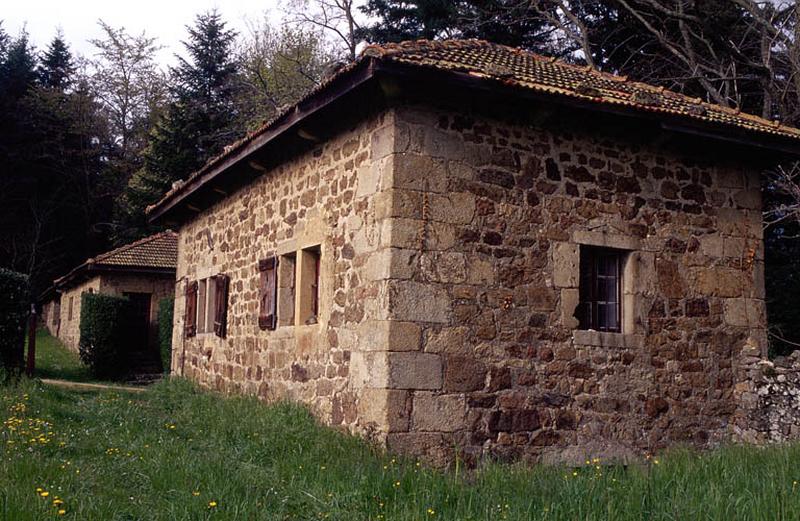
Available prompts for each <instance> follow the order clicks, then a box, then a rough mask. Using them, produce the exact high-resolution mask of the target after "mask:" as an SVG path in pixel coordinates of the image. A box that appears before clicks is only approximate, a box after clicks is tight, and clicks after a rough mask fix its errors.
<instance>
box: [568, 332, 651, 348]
mask: <svg viewBox="0 0 800 521" xmlns="http://www.w3.org/2000/svg"><path fill="white" fill-rule="evenodd" d="M572 343H573V344H575V345H581V346H596V347H616V348H621V349H631V348H638V347H642V346H643V345H644V337H643V336H642V335H633V334H628V333H608V332H606V331H595V330H592V329H590V330H583V329H578V330H575V331H573V332H572Z"/></svg>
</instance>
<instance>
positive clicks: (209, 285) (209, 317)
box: [203, 277, 217, 333]
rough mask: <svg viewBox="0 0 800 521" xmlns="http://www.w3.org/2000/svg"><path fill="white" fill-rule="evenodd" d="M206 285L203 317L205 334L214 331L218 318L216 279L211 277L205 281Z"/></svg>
mask: <svg viewBox="0 0 800 521" xmlns="http://www.w3.org/2000/svg"><path fill="white" fill-rule="evenodd" d="M204 282H205V283H206V284H205V286H206V298H205V301H206V302H205V316H204V317H203V333H211V332H213V331H214V318H215V317H216V312H217V309H216V302H217V301H216V298H217V295H216V292H217V285H216V277H209V278H207V279H205V281H204Z"/></svg>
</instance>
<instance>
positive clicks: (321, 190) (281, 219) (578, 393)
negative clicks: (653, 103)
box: [172, 102, 766, 462]
mask: <svg viewBox="0 0 800 521" xmlns="http://www.w3.org/2000/svg"><path fill="white" fill-rule="evenodd" d="M759 187H760V180H759V171H758V170H757V169H755V168H753V167H752V166H751V165H750V164H749V163H748V162H747V161H743V160H742V158H741V157H737V156H736V155H733V154H732V155H725V154H715V155H714V156H713V158H709V154H708V153H707V152H706V153H699V152H698V151H694V152H690V151H682V150H680V149H676V147H672V148H670V147H665V146H661V145H660V144H659V143H658V142H653V141H652V140H647V139H639V138H638V137H637V136H636V135H634V134H632V133H630V132H628V131H625V130H624V129H614V128H609V129H608V131H607V132H603V133H598V132H596V131H595V130H589V129H588V128H585V127H584V126H583V125H581V124H580V122H579V121H575V120H574V119H569V118H564V119H563V120H558V119H556V120H552V119H551V120H548V121H546V122H544V123H543V122H541V121H536V120H535V119H533V120H532V119H531V118H530V117H529V116H527V115H525V114H518V113H517V112H516V111H515V109H514V107H513V105H511V106H508V107H505V108H501V107H493V108H492V110H491V111H488V110H484V109H481V108H480V107H471V108H468V109H467V108H464V107H455V106H452V105H447V104H442V103H440V104H431V103H416V102H398V103H395V104H393V105H392V106H390V107H388V108H386V109H382V110H379V111H376V112H375V113H373V114H372V115H371V116H369V117H367V118H364V119H363V120H361V121H360V122H358V123H357V124H354V125H352V126H350V127H349V128H346V129H343V130H342V131H341V132H338V133H336V134H335V136H334V137H333V138H331V139H328V140H325V141H323V142H321V143H319V144H317V145H315V146H313V147H312V148H311V149H310V150H308V151H306V152H304V153H302V154H300V155H298V156H297V157H294V158H292V159H290V160H289V161H286V162H284V163H282V164H280V165H279V166H277V167H276V168H275V169H273V170H271V171H269V172H267V173H264V174H263V175H260V176H257V177H254V179H253V181H252V182H249V183H248V184H246V185H245V186H244V187H242V188H239V189H237V191H236V192H234V193H232V194H229V195H228V196H226V197H224V198H222V199H220V200H219V201H218V202H216V203H213V204H211V205H210V206H209V207H208V208H204V209H201V210H200V211H198V212H197V214H196V216H194V217H193V218H192V219H190V220H188V221H186V222H185V223H183V224H182V225H181V228H180V243H179V258H178V285H177V289H176V311H175V317H176V324H175V329H174V341H173V350H174V351H173V356H174V359H173V364H172V367H173V368H175V371H176V372H178V373H180V374H183V375H186V376H188V377H190V378H192V379H194V380H196V381H198V382H200V383H202V384H203V385H206V386H208V387H211V388H215V389H219V390H223V391H231V392H244V393H252V394H257V395H259V396H261V397H263V398H265V399H275V398H290V399H294V400H298V401H301V402H303V403H305V404H308V405H309V406H310V407H311V408H312V410H313V411H314V412H315V414H317V415H318V417H319V418H321V419H322V421H324V422H325V423H327V424H331V425H337V426H343V427H346V428H348V429H350V430H352V431H354V432H359V433H362V434H365V435H368V436H370V437H372V438H374V439H376V440H378V441H380V442H382V443H384V444H386V446H388V447H389V448H390V449H392V450H398V451H402V452H405V453H410V454H414V455H420V456H424V457H426V458H427V459H428V460H430V461H433V462H444V461H447V460H449V459H451V458H452V457H453V456H454V455H455V454H458V455H459V456H460V457H462V458H464V459H466V460H467V461H476V460H477V459H478V458H480V457H483V456H492V457H498V458H503V459H511V458H529V459H535V460H548V461H549V460H560V461H563V460H568V461H573V460H580V461H583V459H585V458H586V457H587V456H590V457H601V458H606V459H608V458H615V459H622V460H625V459H628V458H633V457H637V456H639V455H641V454H644V453H646V452H651V451H656V450H659V449H661V448H663V447H665V446H667V445H670V444H675V443H687V444H692V445H696V446H710V445H714V444H718V443H720V442H721V441H723V440H726V439H730V438H731V437H732V436H733V437H746V436H745V435H744V432H745V430H747V428H749V425H750V423H749V422H750V420H749V418H751V415H752V414H753V409H754V407H755V403H756V402H757V400H753V398H754V397H755V396H757V395H758V390H757V389H756V387H755V385H756V384H754V382H753V381H752V379H751V376H752V372H753V371H755V370H756V369H757V368H758V364H759V361H761V360H762V359H763V358H764V357H765V355H766V333H765V321H766V319H765V308H764V294H763V291H764V284H763V270H764V264H763V243H762V232H761V217H760V215H761V214H760V209H761V200H760V191H759ZM592 246H599V247H606V248H613V249H615V250H619V251H624V252H625V262H624V268H623V269H624V273H623V277H622V281H623V282H622V288H621V294H622V310H623V311H622V315H623V316H622V327H621V332H619V333H606V332H599V331H594V330H582V329H580V327H579V322H578V320H577V318H576V315H575V312H576V307H577V306H578V304H579V300H580V294H579V293H580V292H579V278H580V262H581V260H580V259H581V254H580V252H581V249H582V248H586V247H592ZM310 247H313V248H318V251H319V252H320V255H319V258H320V266H319V272H320V277H319V288H318V291H319V312H318V315H317V316H316V318H315V321H314V322H313V323H302V324H298V323H297V322H296V321H291V320H290V321H285V320H284V321H281V309H280V305H279V309H278V323H279V325H278V327H277V328H276V329H275V330H269V331H264V330H262V329H260V328H259V327H258V313H259V284H260V282H259V268H258V266H259V261H260V260H261V259H264V258H266V257H270V256H276V257H278V258H279V259H283V261H282V262H283V264H281V265H282V266H285V265H286V262H294V261H293V260H292V259H297V255H298V252H302V251H304V249H306V248H310ZM290 265H291V264H290ZM219 273H224V274H226V275H228V276H229V277H230V287H231V289H230V296H229V302H228V334H227V338H224V339H223V338H219V337H217V336H215V335H213V334H198V335H197V336H196V337H191V338H186V336H185V331H184V328H183V316H184V296H185V288H186V284H187V283H190V282H192V281H196V280H202V279H203V278H205V277H210V276H214V275H215V274H219ZM284 276H287V277H289V276H290V275H280V276H279V278H281V277H284ZM286 280H288V279H282V278H281V280H280V281H279V283H278V293H279V295H278V301H279V302H280V301H281V298H282V297H281V295H282V291H285V290H286V291H288V289H287V288H289V287H290V284H288V283H286Z"/></svg>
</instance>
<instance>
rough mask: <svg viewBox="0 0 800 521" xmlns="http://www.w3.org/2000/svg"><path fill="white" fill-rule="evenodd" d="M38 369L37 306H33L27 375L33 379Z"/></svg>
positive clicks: (29, 332)
mask: <svg viewBox="0 0 800 521" xmlns="http://www.w3.org/2000/svg"><path fill="white" fill-rule="evenodd" d="M35 369H36V305H35V304H31V317H30V321H29V324H28V364H27V367H26V370H25V371H26V373H27V374H28V376H29V377H33V371H34V370H35Z"/></svg>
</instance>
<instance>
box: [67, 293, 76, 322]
mask: <svg viewBox="0 0 800 521" xmlns="http://www.w3.org/2000/svg"><path fill="white" fill-rule="evenodd" d="M74 300H75V297H70V298H69V307H68V308H67V320H72V303H73V301H74Z"/></svg>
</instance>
